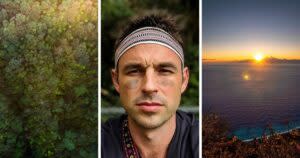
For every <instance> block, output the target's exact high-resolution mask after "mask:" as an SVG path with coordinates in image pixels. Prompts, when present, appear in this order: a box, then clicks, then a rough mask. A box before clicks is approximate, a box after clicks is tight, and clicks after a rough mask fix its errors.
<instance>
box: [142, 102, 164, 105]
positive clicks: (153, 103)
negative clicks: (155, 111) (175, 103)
mask: <svg viewBox="0 0 300 158" xmlns="http://www.w3.org/2000/svg"><path fill="white" fill-rule="evenodd" d="M136 105H137V106H162V105H161V104H160V103H156V102H141V103H138V104H136Z"/></svg>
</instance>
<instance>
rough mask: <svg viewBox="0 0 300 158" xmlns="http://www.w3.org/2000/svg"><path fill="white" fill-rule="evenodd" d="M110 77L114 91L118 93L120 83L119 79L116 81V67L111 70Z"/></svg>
mask: <svg viewBox="0 0 300 158" xmlns="http://www.w3.org/2000/svg"><path fill="white" fill-rule="evenodd" d="M111 78H112V82H113V84H114V87H115V89H116V91H117V92H118V93H120V85H119V81H118V72H117V70H116V69H112V70H111Z"/></svg>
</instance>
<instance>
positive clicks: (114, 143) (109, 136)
mask: <svg viewBox="0 0 300 158" xmlns="http://www.w3.org/2000/svg"><path fill="white" fill-rule="evenodd" d="M125 117H126V116H125V115H122V116H120V117H117V118H111V119H108V120H107V121H106V122H105V123H103V124H102V125H101V150H102V152H101V154H102V157H121V154H122V149H121V126H122V122H123V120H124V118H125Z"/></svg>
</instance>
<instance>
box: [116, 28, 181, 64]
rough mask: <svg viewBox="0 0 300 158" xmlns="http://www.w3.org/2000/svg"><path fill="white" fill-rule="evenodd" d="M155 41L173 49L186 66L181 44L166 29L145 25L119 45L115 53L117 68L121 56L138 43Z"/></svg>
mask: <svg viewBox="0 0 300 158" xmlns="http://www.w3.org/2000/svg"><path fill="white" fill-rule="evenodd" d="M144 43H152V44H153V43H154V44H159V45H163V46H165V47H168V48H169V49H171V50H172V51H173V52H174V53H175V54H176V55H178V57H179V58H180V60H181V63H182V67H183V66H184V56H183V49H182V47H181V45H180V44H179V43H178V42H177V41H176V40H175V39H174V38H173V37H172V36H171V35H170V34H169V33H167V32H166V31H164V30H162V29H160V28H157V27H143V28H140V29H137V30H135V31H133V32H132V33H130V34H129V35H128V36H127V37H126V38H124V39H123V40H122V42H121V43H120V44H119V46H118V47H117V50H116V53H115V68H116V67H117V64H118V62H119V59H120V57H121V56H122V55H123V54H124V53H125V52H126V51H127V50H128V49H130V48H132V47H133V46H136V45H138V44H144Z"/></svg>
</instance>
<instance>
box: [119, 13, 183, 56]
mask: <svg viewBox="0 0 300 158" xmlns="http://www.w3.org/2000/svg"><path fill="white" fill-rule="evenodd" d="M147 26H149V27H158V28H160V29H163V30H165V31H166V32H168V33H169V34H170V35H171V36H172V37H173V38H174V39H175V40H176V41H177V42H178V43H179V44H180V45H181V46H183V42H182V38H181V36H180V33H179V29H178V27H177V26H176V24H175V20H174V19H172V18H171V17H170V16H169V15H158V14H157V15H156V14H151V15H147V16H144V17H140V18H137V19H135V20H133V21H131V22H130V23H129V25H128V26H127V27H126V28H125V29H124V31H123V33H122V34H121V36H120V38H118V39H117V40H116V43H115V50H116V49H117V47H118V45H119V44H120V43H121V41H122V40H123V39H124V38H126V36H128V35H129V34H130V33H131V32H133V31H135V30H137V29H139V28H142V27H147Z"/></svg>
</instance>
